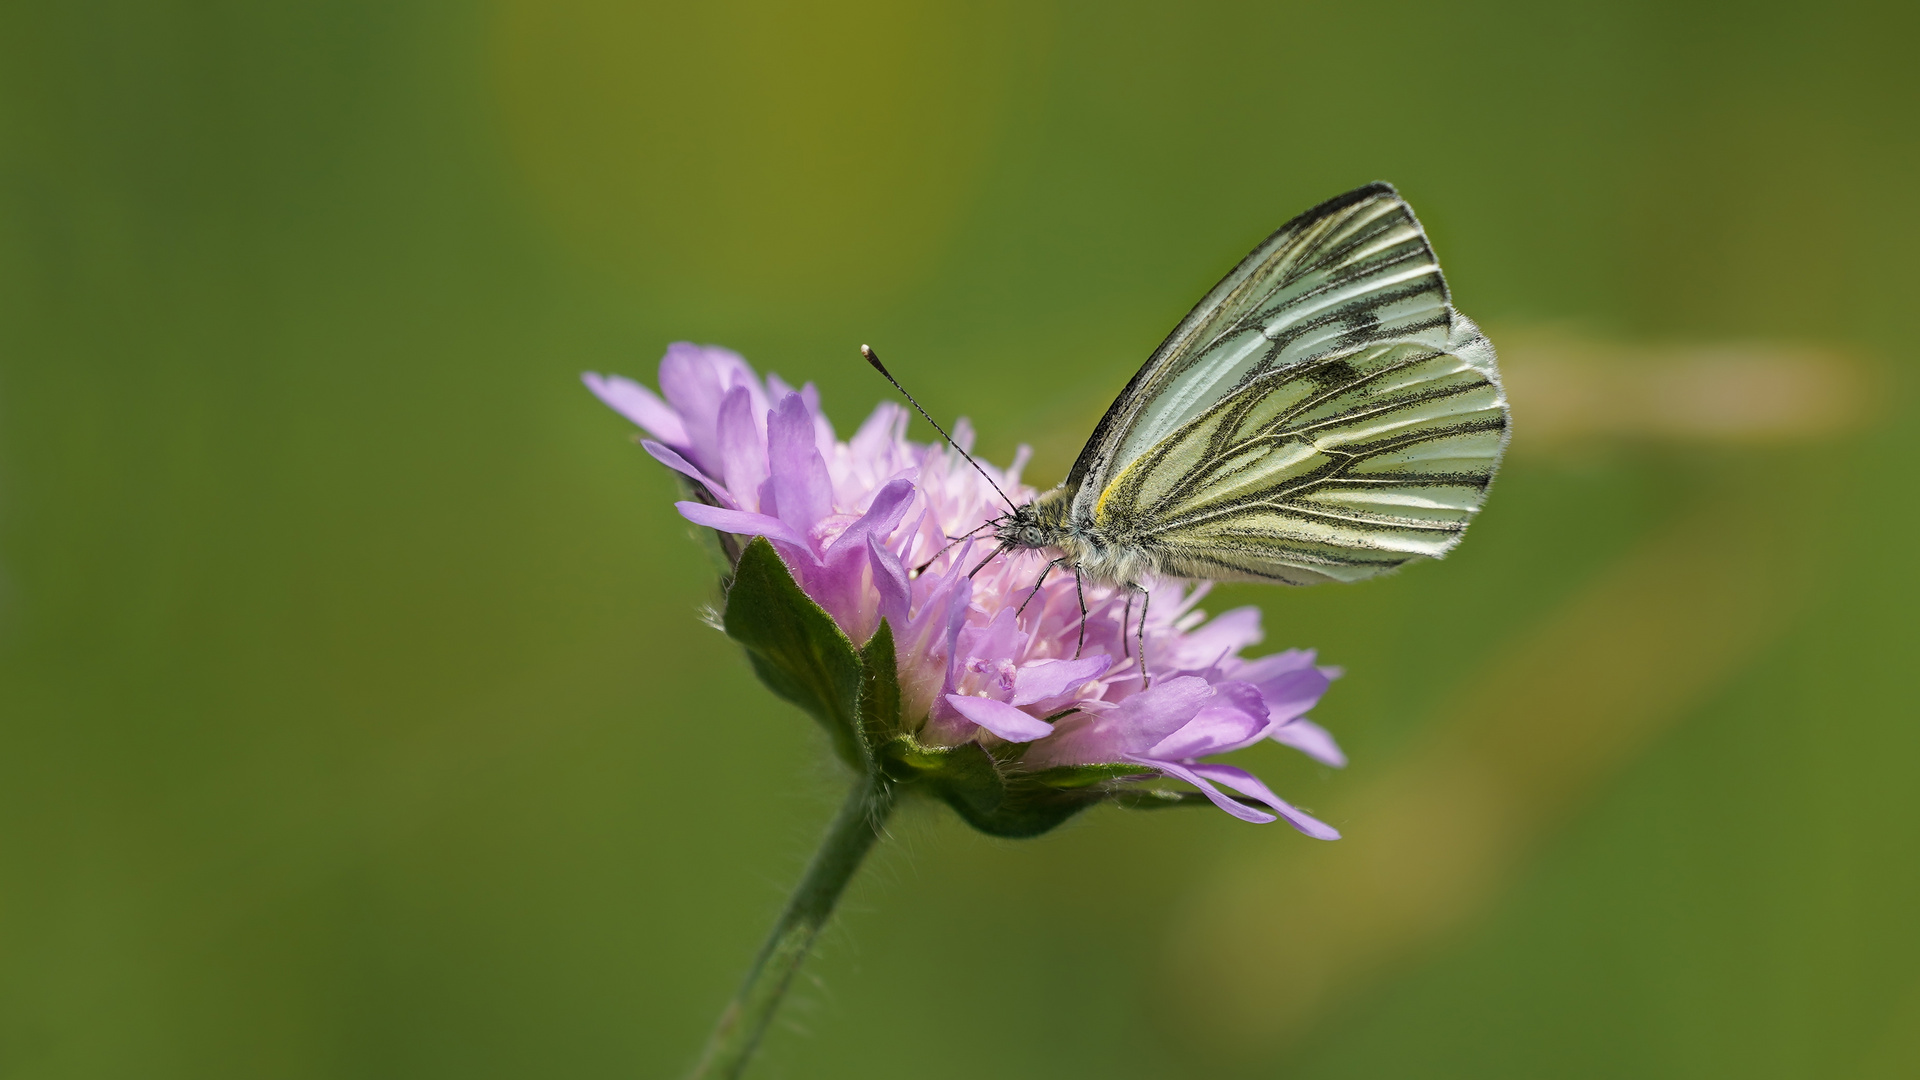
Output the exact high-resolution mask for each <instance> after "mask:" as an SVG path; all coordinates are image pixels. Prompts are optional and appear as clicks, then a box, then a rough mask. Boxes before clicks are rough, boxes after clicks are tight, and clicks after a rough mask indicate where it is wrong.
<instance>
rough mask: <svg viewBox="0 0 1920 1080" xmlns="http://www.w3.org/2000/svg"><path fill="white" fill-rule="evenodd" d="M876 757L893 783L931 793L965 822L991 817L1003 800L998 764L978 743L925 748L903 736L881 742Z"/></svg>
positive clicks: (1003, 785) (1003, 787)
mask: <svg viewBox="0 0 1920 1080" xmlns="http://www.w3.org/2000/svg"><path fill="white" fill-rule="evenodd" d="M878 757H879V761H880V767H881V768H882V769H884V770H885V771H886V773H887V775H888V776H889V777H891V778H892V779H893V780H895V781H896V782H898V783H901V784H907V785H915V786H920V787H922V788H923V789H925V790H927V791H930V792H932V793H933V794H934V795H936V796H938V797H939V798H940V799H941V800H942V801H944V802H945V803H946V804H947V805H948V806H951V807H953V808H954V809H955V810H956V811H958V812H959V814H960V816H961V817H964V818H966V819H967V820H968V821H969V822H971V821H975V820H976V819H979V820H985V819H989V818H991V817H992V816H993V815H994V814H995V813H996V812H997V811H998V810H999V808H1000V804H1001V803H1002V802H1004V801H1005V799H1006V795H1007V782H1006V781H1005V780H1004V779H1003V778H1002V777H1001V775H1000V768H999V765H998V764H997V763H996V762H995V761H994V760H993V755H991V754H989V753H987V751H986V749H985V748H984V747H982V746H981V745H980V744H979V743H974V742H968V743H961V744H960V745H959V746H926V745H924V744H922V743H921V742H920V741H919V740H918V739H915V738H914V737H913V736H912V735H906V734H903V735H897V736H895V737H894V738H892V739H889V740H887V741H886V742H885V743H883V744H882V745H881V747H880V752H879V754H878Z"/></svg>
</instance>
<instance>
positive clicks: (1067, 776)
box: [1021, 762, 1154, 791]
mask: <svg viewBox="0 0 1920 1080" xmlns="http://www.w3.org/2000/svg"><path fill="white" fill-rule="evenodd" d="M1153 771H1154V770H1153V769H1152V768H1150V767H1148V766H1145V765H1131V764H1127V763H1125V762H1114V763H1112V764H1106V765H1059V766H1055V767H1054V768H1051V769H1041V770H1039V771H1038V772H1030V773H1027V774H1025V775H1024V776H1022V777H1021V779H1022V780H1030V781H1032V782H1033V783H1036V784H1042V785H1044V786H1046V787H1050V788H1059V789H1061V790H1066V791H1071V790H1074V789H1076V788H1089V787H1092V786H1094V785H1095V784H1104V783H1106V782H1107V781H1109V780H1118V779H1120V778H1121V777H1123V776H1145V775H1147V774H1149V773H1151V772H1153Z"/></svg>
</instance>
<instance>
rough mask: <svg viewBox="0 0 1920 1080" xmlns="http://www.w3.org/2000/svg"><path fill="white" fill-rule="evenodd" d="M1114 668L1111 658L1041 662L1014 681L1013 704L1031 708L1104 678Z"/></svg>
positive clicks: (1095, 657)
mask: <svg viewBox="0 0 1920 1080" xmlns="http://www.w3.org/2000/svg"><path fill="white" fill-rule="evenodd" d="M1112 666H1113V657H1111V656H1105V655H1102V656H1088V657H1083V658H1081V659H1079V660H1040V661H1037V662H1035V663H1032V664H1028V665H1027V666H1026V667H1023V668H1021V669H1020V671H1019V672H1018V673H1017V674H1015V675H1014V677H1013V703H1014V704H1015V705H1031V704H1033V703H1034V702H1036V701H1045V700H1046V699H1048V698H1051V697H1059V696H1060V695H1061V694H1064V693H1066V692H1067V691H1069V690H1072V689H1073V688H1074V687H1076V686H1079V685H1080V684H1081V683H1084V682H1087V681H1088V680H1090V679H1097V678H1099V677H1100V676H1102V675H1104V674H1106V672H1107V669H1108V668H1110V667H1112Z"/></svg>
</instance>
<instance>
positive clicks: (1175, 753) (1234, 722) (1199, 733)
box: [1146, 705, 1267, 761]
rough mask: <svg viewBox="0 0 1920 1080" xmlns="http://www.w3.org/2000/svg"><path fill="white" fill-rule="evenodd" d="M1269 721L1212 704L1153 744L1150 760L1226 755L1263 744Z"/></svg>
mask: <svg viewBox="0 0 1920 1080" xmlns="http://www.w3.org/2000/svg"><path fill="white" fill-rule="evenodd" d="M1266 731H1267V718H1266V717H1265V716H1258V717H1255V716H1250V715H1248V714H1247V713H1246V711H1245V710H1243V709H1239V708H1236V707H1234V706H1232V705H1210V706H1208V707H1207V708H1204V709H1201V710H1200V712H1199V714H1198V715H1196V716H1195V717H1194V718H1193V719H1192V720H1189V721H1188V722H1187V725H1186V726H1185V727H1183V728H1181V729H1180V730H1179V731H1176V732H1174V733H1173V734H1171V735H1169V736H1167V737H1166V738H1164V739H1162V740H1160V741H1159V742H1158V743H1156V744H1154V747H1153V749H1151V750H1148V751H1147V752H1146V756H1147V757H1151V758H1165V759H1168V760H1172V761H1183V760H1185V759H1187V758H1196V757H1201V756H1204V755H1206V754H1224V753H1227V752H1228V751H1231V750H1238V749H1239V748H1240V747H1242V746H1246V745H1249V744H1251V743H1255V742H1258V741H1260V738H1261V737H1262V736H1263V735H1265V734H1266Z"/></svg>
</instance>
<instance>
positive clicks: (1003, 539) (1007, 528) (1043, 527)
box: [994, 485, 1160, 588]
mask: <svg viewBox="0 0 1920 1080" xmlns="http://www.w3.org/2000/svg"><path fill="white" fill-rule="evenodd" d="M1072 504H1073V498H1072V493H1071V491H1070V490H1069V489H1068V488H1067V487H1065V486H1064V485H1063V486H1061V487H1057V488H1054V489H1053V490H1052V491H1049V492H1047V493H1046V494H1044V495H1041V496H1040V497H1039V498H1037V499H1035V500H1033V501H1032V502H1030V503H1028V504H1027V505H1025V506H1022V507H1018V508H1017V509H1015V510H1014V511H1013V513H1011V514H1008V515H1007V516H1005V517H1003V518H1001V519H1000V520H999V521H997V522H995V523H994V538H995V539H997V540H998V541H999V542H1000V543H1001V544H1002V545H1004V546H1006V547H1009V548H1012V549H1014V550H1028V549H1041V548H1052V549H1055V550H1057V551H1059V552H1060V555H1061V565H1063V566H1065V567H1067V568H1068V569H1070V570H1074V571H1076V572H1078V573H1079V574H1080V575H1081V576H1082V577H1083V578H1086V579H1087V580H1089V581H1097V582H1105V583H1107V584H1112V585H1122V586H1126V587H1129V588H1134V587H1138V585H1139V583H1140V581H1141V579H1142V578H1144V577H1146V576H1148V575H1151V574H1157V573H1159V572H1160V568H1159V567H1158V565H1157V564H1156V562H1155V560H1154V559H1153V557H1152V554H1151V553H1150V552H1149V551H1148V550H1147V549H1146V548H1145V547H1144V546H1142V545H1141V544H1139V543H1138V542H1134V541H1131V539H1130V538H1126V537H1119V536H1110V535H1107V532H1106V530H1104V529H1102V528H1100V527H1099V526H1098V525H1096V524H1094V523H1092V522H1088V521H1076V520H1074V517H1073V514H1072Z"/></svg>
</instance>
